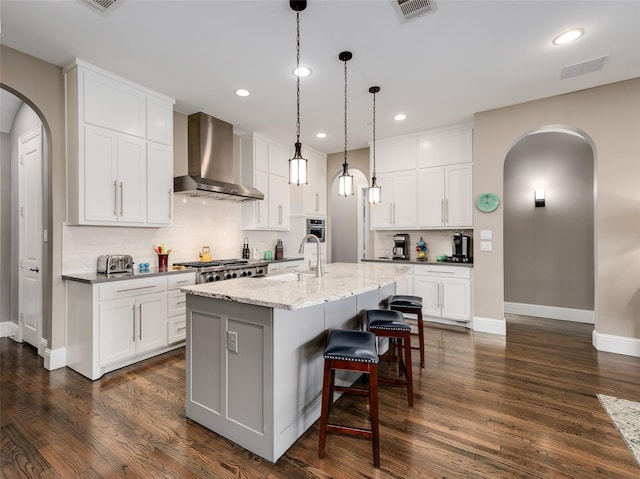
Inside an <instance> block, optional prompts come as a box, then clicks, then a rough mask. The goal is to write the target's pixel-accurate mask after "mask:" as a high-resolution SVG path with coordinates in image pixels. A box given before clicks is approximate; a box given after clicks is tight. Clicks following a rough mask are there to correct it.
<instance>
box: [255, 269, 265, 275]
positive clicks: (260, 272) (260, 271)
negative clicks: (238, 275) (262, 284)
mask: <svg viewBox="0 0 640 479" xmlns="http://www.w3.org/2000/svg"><path fill="white" fill-rule="evenodd" d="M263 273H264V271H262V268H258V269H256V274H263Z"/></svg>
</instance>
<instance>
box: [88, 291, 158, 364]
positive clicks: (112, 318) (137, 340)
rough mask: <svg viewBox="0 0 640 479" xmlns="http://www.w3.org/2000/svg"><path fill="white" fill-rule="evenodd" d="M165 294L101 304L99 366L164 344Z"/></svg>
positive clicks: (115, 300) (147, 295)
mask: <svg viewBox="0 0 640 479" xmlns="http://www.w3.org/2000/svg"><path fill="white" fill-rule="evenodd" d="M166 301H167V298H166V294H163V293H156V294H146V295H143V296H140V297H139V298H124V299H113V300H111V301H104V302H101V303H100V308H99V315H100V326H99V328H100V331H99V336H100V366H107V365H109V364H112V363H115V362H118V361H122V360H123V359H128V358H130V357H133V356H135V355H136V354H141V353H145V352H147V351H150V350H152V349H157V348H161V347H162V346H165V345H166V344H167V330H166V321H167V319H166V314H165V311H166Z"/></svg>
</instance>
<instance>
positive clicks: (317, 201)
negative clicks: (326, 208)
mask: <svg viewBox="0 0 640 479" xmlns="http://www.w3.org/2000/svg"><path fill="white" fill-rule="evenodd" d="M318 211H320V193H316V213H317V212H318Z"/></svg>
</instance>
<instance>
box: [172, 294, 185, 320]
mask: <svg viewBox="0 0 640 479" xmlns="http://www.w3.org/2000/svg"><path fill="white" fill-rule="evenodd" d="M167 309H168V313H169V316H174V315H176V314H181V315H183V316H184V314H185V313H186V311H187V295H186V294H185V293H181V292H180V291H179V290H178V291H169V300H168V301H167Z"/></svg>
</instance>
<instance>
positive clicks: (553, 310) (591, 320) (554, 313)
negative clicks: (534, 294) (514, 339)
mask: <svg viewBox="0 0 640 479" xmlns="http://www.w3.org/2000/svg"><path fill="white" fill-rule="evenodd" d="M504 312H505V313H511V314H523V315H525V316H536V317H538V318H549V319H559V320H562V321H573V322H576V323H587V324H595V323H596V321H595V318H596V314H595V311H590V310H587V309H571V308H560V307H557V306H544V305H541V304H526V303H509V302H506V301H505V303H504Z"/></svg>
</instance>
